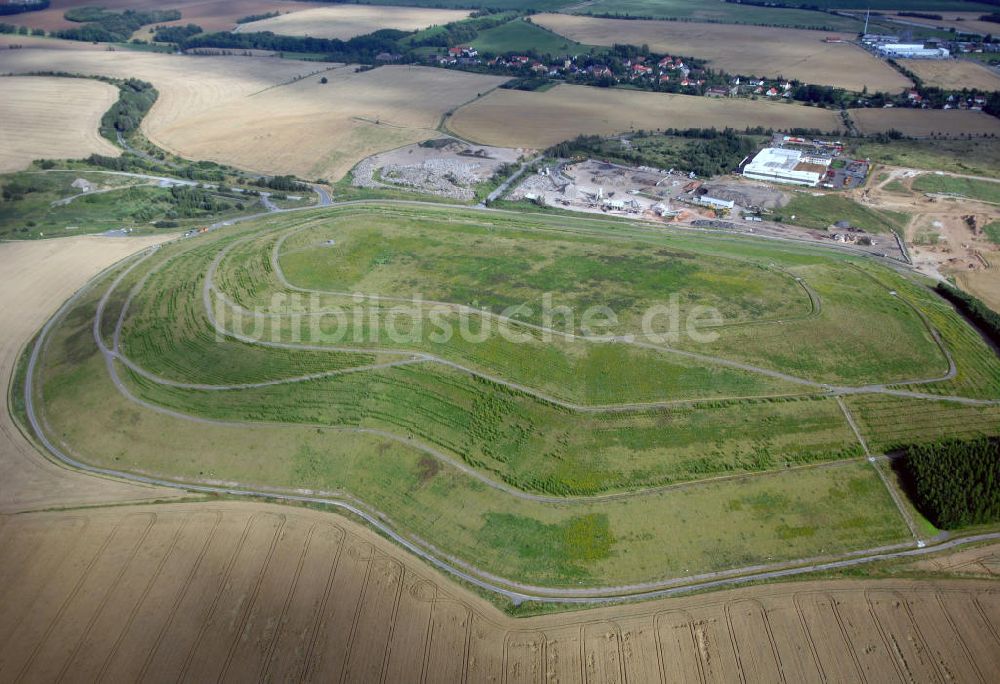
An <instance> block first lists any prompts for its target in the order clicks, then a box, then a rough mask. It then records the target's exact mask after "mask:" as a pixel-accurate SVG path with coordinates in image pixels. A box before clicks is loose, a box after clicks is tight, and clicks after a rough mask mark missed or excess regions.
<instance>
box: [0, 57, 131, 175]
mask: <svg viewBox="0 0 1000 684" xmlns="http://www.w3.org/2000/svg"><path fill="white" fill-rule="evenodd" d="M0 90H2V91H3V97H2V98H0V173H7V172H10V171H17V170H20V169H22V168H24V167H26V166H28V165H30V164H31V162H32V161H33V160H35V159H46V158H57V159H65V158H78V157H86V156H88V155H90V154H93V153H95V152H96V153H99V154H106V155H109V156H117V155H118V154H119V150H118V149H117V148H116V147H115V146H114V145H112V144H111V143H110V142H108V141H107V140H105V139H104V138H102V137H101V135H100V134H99V133H98V132H97V129H98V126H99V124H100V121H101V116H103V115H104V112H106V111H107V110H108V108H109V107H111V105H112V104H113V103H114V102H115V100H117V99H118V89H117V88H115V87H114V86H112V85H108V84H106V83H99V82H96V81H90V80H86V79H76V78H44V77H29V76H24V77H21V76H18V77H10V76H8V77H0Z"/></svg>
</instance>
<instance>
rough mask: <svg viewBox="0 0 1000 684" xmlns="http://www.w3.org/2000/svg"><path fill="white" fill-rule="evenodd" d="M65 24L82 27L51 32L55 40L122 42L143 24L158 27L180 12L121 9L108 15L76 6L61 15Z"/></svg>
mask: <svg viewBox="0 0 1000 684" xmlns="http://www.w3.org/2000/svg"><path fill="white" fill-rule="evenodd" d="M64 16H65V17H66V19H68V20H69V21H75V22H78V23H81V24H83V25H82V26H80V27H79V28H69V29H63V30H60V31H53V32H52V35H53V36H55V37H56V38H63V39H65V40H83V41H88V42H100V43H123V42H126V41H128V39H129V38H131V36H132V34H133V33H135V32H136V31H138V30H139V29H140V28H142V27H143V26H146V25H147V24H162V23H164V22H168V21H177V20H178V19H180V18H181V13H180V10H175V9H171V10H149V11H145V10H142V11H139V10H125V11H124V12H111V11H108V10H104V9H100V8H98V7H78V8H74V9H71V10H68V11H67V12H66V14H65V15H64Z"/></svg>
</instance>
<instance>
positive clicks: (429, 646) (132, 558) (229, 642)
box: [0, 502, 1000, 682]
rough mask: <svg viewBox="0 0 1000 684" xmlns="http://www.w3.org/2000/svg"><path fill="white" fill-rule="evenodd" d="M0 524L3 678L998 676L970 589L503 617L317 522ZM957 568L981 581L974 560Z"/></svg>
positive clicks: (989, 591)
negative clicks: (3, 581) (939, 672)
mask: <svg viewBox="0 0 1000 684" xmlns="http://www.w3.org/2000/svg"><path fill="white" fill-rule="evenodd" d="M0 522H3V523H5V525H4V526H3V529H2V532H3V535H4V536H3V538H4V540H5V542H6V543H5V545H4V549H5V554H4V556H3V559H2V561H3V562H2V563H0V572H2V573H3V576H4V577H8V578H9V579H10V584H8V585H6V587H10V588H11V589H9V590H8V591H6V592H5V593H4V594H3V598H4V606H5V610H4V611H3V613H2V616H0V634H2V635H3V636H4V637H5V642H4V648H3V650H2V652H0V676H2V677H4V678H5V679H12V678H14V677H15V676H16V675H17V674H19V673H21V674H23V675H24V676H25V677H26V678H28V679H31V680H36V679H37V680H51V679H53V678H55V677H57V676H58V675H59V673H60V672H63V671H70V672H73V673H74V675H76V676H79V677H87V678H91V679H96V678H100V676H101V675H104V676H107V677H109V678H113V679H114V680H116V681H133V680H136V679H141V678H142V675H143V673H147V672H156V673H157V674H158V675H160V676H163V677H167V678H171V679H175V678H179V677H182V676H184V675H187V676H190V677H191V678H193V679H197V680H199V681H207V680H218V679H224V678H233V679H238V680H241V681H245V680H251V679H258V678H259V679H267V680H282V681H285V680H301V679H309V680H317V681H340V680H344V681H380V678H384V681H404V680H409V679H417V677H418V676H420V677H421V679H425V680H426V681H440V682H445V681H458V680H461V679H462V678H463V673H467V677H468V679H469V680H470V681H490V680H493V679H501V678H503V675H504V674H506V673H518V674H520V673H524V674H527V675H531V674H536V673H537V674H539V675H540V674H541V673H543V672H545V673H548V674H549V675H551V676H552V677H553V678H558V680H559V681H576V680H578V679H580V677H581V673H582V672H587V673H591V674H592V675H594V676H600V680H601V681H613V680H612V678H611V676H612V675H618V674H619V673H624V676H627V677H628V681H650V680H654V681H655V680H656V678H657V676H658V675H659V674H660V673H664V676H665V678H666V680H667V681H688V680H689V678H694V679H697V675H698V673H699V672H701V671H702V670H703V669H704V670H705V671H707V672H708V673H710V674H711V675H712V676H713V677H717V678H718V679H719V680H726V681H736V680H740V679H742V678H746V681H764V680H767V681H776V680H778V679H779V674H784V675H785V676H786V677H787V678H788V680H789V681H820V680H822V679H823V676H824V674H825V675H826V676H828V677H834V676H838V677H839V678H840V679H841V680H852V679H857V678H860V673H862V672H864V673H865V674H866V675H867V676H868V677H870V678H872V679H874V678H878V680H879V681H893V680H894V678H895V677H896V676H897V672H898V669H903V671H904V672H907V673H912V675H913V676H914V678H915V679H918V680H920V681H930V680H934V679H935V677H936V673H937V669H938V668H939V667H940V668H942V669H944V670H945V671H946V672H949V673H954V674H955V676H956V677H961V679H962V681H975V680H976V679H977V675H976V673H977V672H978V671H987V672H989V671H994V670H995V668H997V667H1000V658H998V656H997V654H998V652H1000V649H998V646H997V641H996V637H995V625H996V622H997V621H998V620H1000V614H998V613H1000V605H998V602H997V598H996V594H995V592H994V591H993V589H994V583H995V582H990V581H989V579H988V577H989V576H988V575H987V574H985V573H978V575H979V576H978V577H977V576H975V575H976V573H973V576H972V577H965V578H963V579H944V580H937V581H935V582H926V581H923V582H920V581H912V580H905V579H891V580H882V581H879V580H863V581H862V580H854V581H848V582H844V581H812V582H802V583H797V584H794V585H792V588H789V587H775V586H758V587H753V588H749V589H740V590H735V591H726V592H722V593H717V594H712V595H709V596H704V595H703V596H696V597H681V598H671V599H665V600H659V601H655V602H650V603H644V604H641V605H622V606H615V607H606V608H602V609H599V610H592V611H589V612H586V613H580V612H576V613H569V614H565V615H544V616H539V617H529V618H512V617H509V616H507V615H504V614H502V613H500V612H499V611H497V610H496V608H494V607H493V606H491V605H489V604H487V603H486V602H485V601H483V600H482V599H481V598H480V597H479V596H477V595H476V594H474V593H473V592H471V591H469V590H468V589H465V588H463V587H460V586H457V585H456V584H455V583H453V582H450V581H448V580H446V579H444V578H442V577H441V576H440V575H439V574H438V573H435V572H433V571H432V570H431V569H429V568H428V567H426V566H425V565H422V564H419V563H417V562H415V561H414V560H413V559H412V558H410V557H408V556H406V555H404V554H403V553H402V552H400V550H399V549H397V548H395V547H394V546H392V545H391V544H390V543H389V542H387V541H386V540H384V539H381V538H380V537H378V536H376V535H373V534H372V533H371V532H370V531H369V530H367V529H364V528H363V527H361V526H359V525H357V524H355V523H353V522H351V521H349V520H345V519H331V518H330V517H329V516H327V515H324V514H322V513H319V512H316V511H308V510H296V509H289V508H287V507H278V506H273V505H254V504H240V503H232V502H229V503H225V502H224V503H215V504H176V505H167V506H163V505H161V506H140V507H129V508H103V509H97V510H93V509H91V510H88V511H82V512H73V513H64V512H51V513H30V514H24V515H18V516H10V517H9V519H0ZM94 548H100V549H101V552H100V553H98V554H97V555H96V556H95V553H94V550H93V549H94ZM964 558H965V559H966V560H971V562H972V563H975V562H977V561H982V562H984V563H985V562H988V561H989V558H990V557H989V549H969V550H968V552H967V553H966V555H965V556H964ZM961 560H962V559H961V558H956V559H955V562H956V563H960V562H961ZM927 562H934V563H948V562H949V559H948V558H947V557H946V558H945V559H942V560H940V561H937V560H934V561H927ZM935 567H936V566H935ZM84 569H86V572H84ZM969 573H970V568H969V567H968V566H965V567H962V566H958V567H956V569H955V571H954V574H955V576H962V575H967V574H969ZM78 582H79V583H80V584H78ZM74 586H78V587H83V588H84V591H77V592H74V591H73V588H74ZM13 587H17V589H16V590H14V589H13ZM102 597H103V599H104V600H101V599H102ZM844 623H847V624H848V625H850V628H849V629H842V628H841V627H840V625H841V624H844ZM246 634H252V635H256V637H257V638H254V639H248V638H246V637H245V636H244V635H246ZM928 652H933V659H932V658H931V657H929V656H928V655H927V653H928ZM918 655H923V656H924V657H918Z"/></svg>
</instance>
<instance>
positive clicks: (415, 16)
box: [239, 5, 469, 40]
mask: <svg viewBox="0 0 1000 684" xmlns="http://www.w3.org/2000/svg"><path fill="white" fill-rule="evenodd" d="M467 16H469V12H468V11H467V10H445V9H428V8H424V7H385V6H379V5H336V6H334V7H319V8H316V9H310V10H306V11H304V12H296V13H294V14H284V15H282V16H280V17H273V18H271V19H264V20H261V21H255V22H253V23H251V24H242V25H241V26H240V27H239V30H240V31H245V32H252V31H271V32H273V33H277V34H280V35H286V36H312V37H313V38H339V39H340V40H347V39H348V38H353V37H355V36H363V35H365V34H368V33H371V32H373V31H378V30H379V29H399V30H400V31H414V30H417V29H422V28H426V27H428V26H434V25H438V26H440V25H442V24H447V23H448V22H451V21H459V20H461V19H465V18H466V17H467Z"/></svg>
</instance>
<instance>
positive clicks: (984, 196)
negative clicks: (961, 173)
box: [913, 173, 1000, 204]
mask: <svg viewBox="0 0 1000 684" xmlns="http://www.w3.org/2000/svg"><path fill="white" fill-rule="evenodd" d="M913 189H914V190H917V191H919V192H931V193H944V194H949V195H958V196H961V197H966V198H968V199H973V200H980V201H982V202H992V203H993V204H1000V182H996V183H994V182H990V181H982V180H974V179H972V178H955V177H953V176H939V175H937V174H930V173H928V174H924V175H922V176H919V177H918V178H917V179H916V180H914V181H913Z"/></svg>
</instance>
